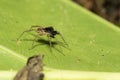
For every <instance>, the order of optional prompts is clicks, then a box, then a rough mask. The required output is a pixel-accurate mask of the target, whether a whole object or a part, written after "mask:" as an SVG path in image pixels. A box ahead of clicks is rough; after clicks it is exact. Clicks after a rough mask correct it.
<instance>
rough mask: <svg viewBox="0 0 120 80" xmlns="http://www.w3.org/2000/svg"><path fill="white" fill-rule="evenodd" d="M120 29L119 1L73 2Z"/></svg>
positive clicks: (94, 0) (88, 0) (89, 0)
mask: <svg viewBox="0 0 120 80" xmlns="http://www.w3.org/2000/svg"><path fill="white" fill-rule="evenodd" d="M73 1H74V2H76V3H77V4H79V5H81V6H83V7H85V8H86V9H88V10H90V11H92V12H94V13H96V14H97V15H99V16H101V17H103V18H105V19H106V20H108V21H110V22H112V23H114V24H116V25H118V26H119V27H120V0H73Z"/></svg>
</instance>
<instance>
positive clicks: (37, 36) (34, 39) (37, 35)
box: [30, 35, 39, 49]
mask: <svg viewBox="0 0 120 80" xmlns="http://www.w3.org/2000/svg"><path fill="white" fill-rule="evenodd" d="M38 37H39V35H36V36H35V38H34V40H33V42H32V47H31V48H30V49H32V48H33V47H34V43H35V41H36V40H37V38H38Z"/></svg>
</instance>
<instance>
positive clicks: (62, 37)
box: [58, 33, 68, 45]
mask: <svg viewBox="0 0 120 80" xmlns="http://www.w3.org/2000/svg"><path fill="white" fill-rule="evenodd" d="M58 35H59V36H60V37H61V38H62V40H63V41H64V43H65V44H66V45H68V44H67V42H66V41H65V39H64V38H63V36H62V34H61V33H59V34H58Z"/></svg>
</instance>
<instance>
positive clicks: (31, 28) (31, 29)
mask: <svg viewBox="0 0 120 80" xmlns="http://www.w3.org/2000/svg"><path fill="white" fill-rule="evenodd" d="M37 27H40V26H31V27H30V29H29V30H25V31H23V33H22V34H21V35H20V36H19V37H18V39H17V41H19V40H20V38H21V37H22V36H23V34H24V33H26V32H30V31H35V30H36V29H33V28H37Z"/></svg>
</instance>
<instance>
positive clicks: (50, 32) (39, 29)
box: [17, 26, 67, 48]
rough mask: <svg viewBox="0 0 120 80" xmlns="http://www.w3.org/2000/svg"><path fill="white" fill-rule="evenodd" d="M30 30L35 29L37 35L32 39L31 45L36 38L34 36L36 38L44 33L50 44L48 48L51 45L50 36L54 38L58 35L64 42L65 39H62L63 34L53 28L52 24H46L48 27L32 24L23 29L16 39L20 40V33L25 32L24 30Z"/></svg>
mask: <svg viewBox="0 0 120 80" xmlns="http://www.w3.org/2000/svg"><path fill="white" fill-rule="evenodd" d="M30 31H35V32H37V34H38V35H37V36H36V37H35V39H34V40H33V43H32V46H33V45H34V41H35V40H36V38H38V37H39V36H43V35H46V36H47V37H48V41H49V44H50V48H51V47H52V43H51V39H52V38H55V36H56V35H59V36H60V37H61V38H62V40H63V41H64V43H65V44H67V43H66V41H65V40H64V38H63V36H62V35H61V33H60V32H58V31H56V30H54V28H53V27H52V26H48V27H41V26H32V27H31V28H30V29H29V30H25V31H24V32H23V33H22V34H21V35H20V36H19V37H18V39H17V41H19V40H20V38H21V37H22V35H23V34H24V33H25V32H30Z"/></svg>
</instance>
